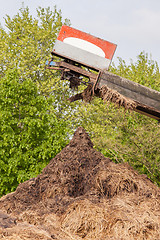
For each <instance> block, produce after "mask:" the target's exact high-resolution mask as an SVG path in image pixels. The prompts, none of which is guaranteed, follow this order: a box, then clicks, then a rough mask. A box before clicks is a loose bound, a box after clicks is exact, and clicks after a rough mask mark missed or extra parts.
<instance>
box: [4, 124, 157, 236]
mask: <svg viewBox="0 0 160 240" xmlns="http://www.w3.org/2000/svg"><path fill="white" fill-rule="evenodd" d="M0 209H1V210H0V239H3V240H6V239H8V240H21V239H23V240H28V239H32V240H39V239H43V240H51V239H58V240H69V239H73V240H74V239H75V240H82V239H84V240H92V239H97V240H98V239H100V240H104V239H107V240H128V239H130V240H132V239H139V240H145V239H149V240H158V239H160V189H159V188H158V187H157V186H156V185H154V184H153V183H152V182H151V181H150V180H149V179H148V178H147V177H146V176H145V175H139V174H138V173H137V172H136V171H134V170H133V169H132V168H131V167H130V166H129V165H128V164H115V163H113V162H112V161H111V160H110V159H108V158H105V157H104V156H103V155H102V154H101V153H100V152H97V151H96V150H95V149H94V148H93V144H92V142H91V140H90V138H89V136H88V134H87V133H86V132H85V130H84V129H83V128H81V127H79V128H78V129H77V130H76V132H75V134H74V137H73V139H72V140H71V141H70V143H69V144H68V145H67V146H66V147H65V148H64V149H63V150H62V151H61V152H60V153H59V154H57V156H56V157H55V158H53V159H52V160H51V161H50V163H49V164H48V165H47V166H46V167H45V168H44V169H43V172H42V173H41V174H40V175H38V176H37V177H36V178H33V179H30V180H28V181H26V182H24V183H22V184H20V185H19V186H18V187H17V189H16V191H15V192H13V193H10V194H8V195H6V196H3V197H2V198H1V199H0Z"/></svg>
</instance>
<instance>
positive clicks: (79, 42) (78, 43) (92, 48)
mask: <svg viewBox="0 0 160 240" xmlns="http://www.w3.org/2000/svg"><path fill="white" fill-rule="evenodd" d="M63 42H64V43H67V44H70V45H72V46H74V47H77V48H81V49H83V50H85V51H88V52H91V53H93V54H96V55H98V56H100V57H105V53H104V51H103V50H102V49H101V48H100V47H98V46H96V45H95V44H93V43H90V42H88V41H86V40H83V39H80V38H74V37H68V38H65V39H64V40H63Z"/></svg>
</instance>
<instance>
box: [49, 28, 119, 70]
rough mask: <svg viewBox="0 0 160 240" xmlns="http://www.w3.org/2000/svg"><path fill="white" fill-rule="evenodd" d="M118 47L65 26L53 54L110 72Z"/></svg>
mask: <svg viewBox="0 0 160 240" xmlns="http://www.w3.org/2000/svg"><path fill="white" fill-rule="evenodd" d="M116 47H117V45H116V44H113V43H111V42H108V41H105V40H103V39H100V38H97V37H94V36H92V35H90V34H88V33H84V32H82V31H79V30H77V29H74V28H71V27H68V26H65V25H64V26H62V28H61V30H60V32H59V35H58V38H57V40H56V43H55V45H54V49H53V52H55V53H57V54H59V55H62V56H64V57H66V58H69V59H72V60H74V61H76V62H79V63H83V64H84V65H87V66H90V67H93V68H94V69H101V70H108V68H109V65H110V63H111V60H112V57H113V55H114V52H115V50H116Z"/></svg>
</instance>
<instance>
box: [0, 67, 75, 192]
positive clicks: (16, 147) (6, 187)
mask: <svg viewBox="0 0 160 240" xmlns="http://www.w3.org/2000/svg"><path fill="white" fill-rule="evenodd" d="M56 111H57V110H56V108H55V107H54V98H53V96H52V95H51V96H50V97H48V98H46V97H45V96H42V95H40V93H39V90H38V88H37V85H36V84H35V83H34V82H33V81H32V80H31V79H23V81H22V80H21V79H20V77H19V75H18V73H17V70H11V71H9V72H8V73H7V74H6V76H5V77H4V78H2V79H1V80H0V195H2V194H5V193H8V192H10V191H13V190H15V188H16V187H17V185H18V184H19V183H20V182H23V181H25V180H27V179H29V178H32V177H35V176H36V175H37V174H39V173H40V172H41V170H42V169H43V168H44V167H45V166H46V165H47V164H48V162H49V161H50V160H51V158H53V157H54V156H55V155H56V154H57V153H58V152H59V151H60V150H61V149H62V148H63V147H64V146H65V145H66V144H67V139H68V134H69V131H70V130H69V128H68V127H67V126H69V122H67V121H66V120H64V119H63V118H62V119H59V118H57V116H56Z"/></svg>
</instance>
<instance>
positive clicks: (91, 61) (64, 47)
mask: <svg viewBox="0 0 160 240" xmlns="http://www.w3.org/2000/svg"><path fill="white" fill-rule="evenodd" d="M53 52H56V53H58V54H60V55H62V56H65V57H66V58H70V59H72V60H74V61H76V62H79V63H83V64H84V65H87V66H90V67H93V68H95V69H101V70H108V68H109V65H110V63H111V60H109V59H107V58H104V57H101V56H98V55H96V54H93V53H91V52H88V51H85V50H83V49H80V48H77V47H74V46H72V45H70V44H67V43H64V42H62V41H59V40H56V43H55V45H54V48H53Z"/></svg>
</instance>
